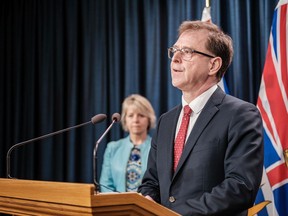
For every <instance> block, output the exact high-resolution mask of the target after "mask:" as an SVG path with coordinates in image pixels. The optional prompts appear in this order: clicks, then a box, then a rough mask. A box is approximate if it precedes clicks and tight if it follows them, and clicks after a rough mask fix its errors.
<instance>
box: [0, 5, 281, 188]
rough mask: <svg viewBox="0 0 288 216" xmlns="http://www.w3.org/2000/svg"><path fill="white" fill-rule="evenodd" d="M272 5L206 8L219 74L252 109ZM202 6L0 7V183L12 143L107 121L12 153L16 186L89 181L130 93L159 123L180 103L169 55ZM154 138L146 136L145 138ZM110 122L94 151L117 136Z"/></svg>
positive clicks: (118, 128) (117, 129) (118, 132)
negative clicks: (226, 43) (223, 55)
mask: <svg viewBox="0 0 288 216" xmlns="http://www.w3.org/2000/svg"><path fill="white" fill-rule="evenodd" d="M277 2H278V1H277V0H257V1H249V0H245V1H243V0H235V1H229V0H211V15H212V20H213V22H214V23H216V24H218V25H220V26H221V27H222V29H223V30H224V31H225V32H227V33H228V34H230V35H231V37H232V38H233V40H234V47H235V56H234V60H233V63H232V65H231V67H230V69H229V71H228V72H227V74H226V75H225V78H226V81H227V84H228V87H229V89H230V92H231V94H232V95H234V96H236V97H239V98H241V99H243V100H246V101H249V102H252V103H254V104H256V100H257V97H258V92H259V85H260V81H261V75H262V69H263V66H264V61H265V54H266V49H267V44H268V38H269V32H270V26H271V21H272V15H273V10H274V8H275V6H276V4H277ZM204 6H205V0H203V1H202V0H198V1H196V0H190V1H188V0H180V1H173V0H164V1H160V0H156V1H155V0H86V1H77V0H66V1H65V0H60V1H59V0H58V1H56V0H50V1H46V0H44V1H43V0H25V1H19V0H9V1H8V0H5V1H1V3H0V12H1V13H0V71H1V79H0V89H1V92H0V100H1V106H0V118H1V119H0V121H1V130H0V160H1V163H0V177H5V176H6V153H7V151H8V149H9V148H10V147H11V146H12V145H13V144H15V143H18V142H22V141H25V140H28V139H31V138H34V137H38V136H41V135H44V134H48V133H51V132H53V131H57V130H60V129H63V128H67V127H70V126H73V125H77V124H80V123H83V122H86V121H89V120H90V119H91V118H92V117H93V116H94V115H96V114H99V113H105V114H107V116H108V118H107V120H105V121H104V122H102V123H99V124H96V125H92V124H91V125H89V126H84V127H82V128H78V129H75V130H71V131H69V132H65V133H63V134H59V135H56V136H54V137H51V138H47V139H45V140H41V141H37V142H34V143H30V144H27V145H25V146H21V147H19V148H18V149H15V150H14V151H13V152H12V153H11V175H12V176H14V177H16V178H24V179H35V180H52V181H71V182H89V183H91V182H93V167H92V156H93V148H94V146H95V142H96V141H97V139H99V137H100V136H101V134H102V133H103V132H104V130H105V129H106V128H107V127H108V126H109V124H110V123H111V115H112V114H113V113H114V112H119V113H121V103H122V101H123V100H124V98H125V97H127V96H128V95H130V94H132V93H139V94H142V95H143V96H145V97H147V98H148V99H149V100H150V101H151V103H152V105H153V107H154V108H155V111H156V114H157V116H158V117H159V116H160V115H161V114H162V113H164V112H166V111H168V110H169V109H171V108H172V107H173V106H175V105H177V104H178V103H180V102H181V92H180V91H179V90H177V89H175V88H174V87H173V86H172V84H171V77H170V70H169V65H170V61H169V59H168V57H167V48H168V47H170V46H172V45H173V43H174V42H175V41H176V39H177V30H178V27H179V25H180V23H181V22H182V21H184V20H186V19H192V20H195V19H201V15H202V10H203V8H204ZM152 133H153V131H151V134H152ZM124 135H125V133H124V132H123V130H122V128H121V125H120V124H115V125H114V126H113V128H112V129H111V131H110V132H109V133H108V134H107V137H105V138H104V139H103V140H102V142H101V143H100V145H99V148H98V154H97V165H98V168H97V172H98V177H99V173H100V171H101V163H102V160H103V153H104V150H105V147H106V143H107V142H108V141H110V140H116V139H119V138H121V137H123V136H124Z"/></svg>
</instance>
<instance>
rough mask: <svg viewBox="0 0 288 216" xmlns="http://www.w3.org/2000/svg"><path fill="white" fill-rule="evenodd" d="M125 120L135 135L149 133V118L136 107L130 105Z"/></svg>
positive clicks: (130, 131)
mask: <svg viewBox="0 0 288 216" xmlns="http://www.w3.org/2000/svg"><path fill="white" fill-rule="evenodd" d="M125 121H126V127H127V129H128V132H129V133H130V134H134V135H141V134H143V133H145V134H147V131H148V126H149V119H148V117H146V116H144V115H143V114H142V113H141V112H140V111H139V110H137V109H136V108H135V107H129V108H128V109H127V113H126V117H125Z"/></svg>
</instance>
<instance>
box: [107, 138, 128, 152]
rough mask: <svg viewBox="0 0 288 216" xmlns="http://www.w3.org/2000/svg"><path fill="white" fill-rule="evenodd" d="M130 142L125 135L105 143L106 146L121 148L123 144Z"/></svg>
mask: <svg viewBox="0 0 288 216" xmlns="http://www.w3.org/2000/svg"><path fill="white" fill-rule="evenodd" d="M127 143H130V141H129V138H128V137H125V138H121V139H119V140H115V141H110V142H109V143H108V144H107V148H113V149H114V148H121V147H123V146H124V144H127Z"/></svg>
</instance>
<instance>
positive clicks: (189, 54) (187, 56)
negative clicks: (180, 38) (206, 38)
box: [168, 47, 215, 61]
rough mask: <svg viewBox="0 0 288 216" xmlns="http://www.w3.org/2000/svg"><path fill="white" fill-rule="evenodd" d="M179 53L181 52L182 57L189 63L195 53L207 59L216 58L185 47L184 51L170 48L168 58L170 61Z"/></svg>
mask: <svg viewBox="0 0 288 216" xmlns="http://www.w3.org/2000/svg"><path fill="white" fill-rule="evenodd" d="M177 51H180V53H181V57H182V59H183V60H185V61H189V60H190V59H191V58H192V54H193V53H197V54H200V55H204V56H207V57H209V58H215V56H212V55H209V54H206V53H203V52H200V51H197V50H193V49H190V48H188V47H184V48H182V49H179V48H175V47H170V48H168V57H169V58H170V59H172V58H173V56H174V54H175V53H176V52H177Z"/></svg>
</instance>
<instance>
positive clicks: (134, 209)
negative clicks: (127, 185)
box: [0, 178, 179, 216]
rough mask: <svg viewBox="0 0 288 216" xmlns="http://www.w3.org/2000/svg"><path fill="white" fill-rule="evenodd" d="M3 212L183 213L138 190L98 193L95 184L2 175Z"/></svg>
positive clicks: (169, 215)
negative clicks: (34, 179)
mask: <svg viewBox="0 0 288 216" xmlns="http://www.w3.org/2000/svg"><path fill="white" fill-rule="evenodd" d="M0 213H6V214H11V215H67V216H68V215H69V216H70V215H77V216H80V215H81V216H84V215H97V216H98V215H108V216H110V215H111V216H113V215H118V216H119V215H127V216H133V215H135V216H136V215H137V216H139V215H140V216H141V215H143V216H149V215H165V216H175V215H179V214H177V213H176V212H173V211H171V210H169V209H167V208H165V207H163V206H161V205H160V204H157V203H154V202H152V201H150V200H148V199H146V198H144V197H143V196H141V195H140V194H138V193H103V194H95V193H94V185H93V184H84V183H83V184H82V183H65V182H48V181H31V180H18V179H4V178H0Z"/></svg>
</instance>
